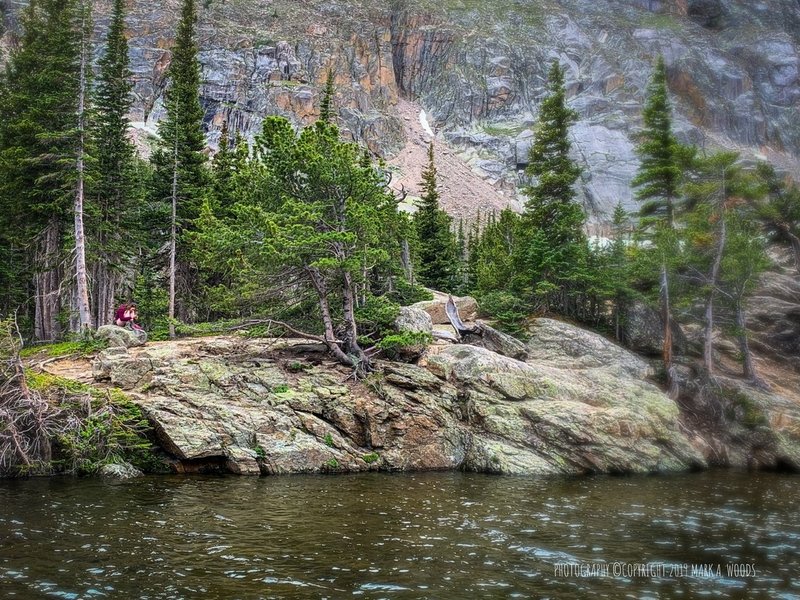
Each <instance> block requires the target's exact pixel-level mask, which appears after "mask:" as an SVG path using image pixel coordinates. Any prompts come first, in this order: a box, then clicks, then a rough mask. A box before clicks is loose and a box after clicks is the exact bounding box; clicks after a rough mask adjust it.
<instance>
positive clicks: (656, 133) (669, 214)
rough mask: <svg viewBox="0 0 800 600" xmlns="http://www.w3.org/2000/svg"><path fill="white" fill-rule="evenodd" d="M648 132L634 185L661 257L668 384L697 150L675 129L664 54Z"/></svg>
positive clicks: (644, 225)
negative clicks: (683, 192)
mask: <svg viewBox="0 0 800 600" xmlns="http://www.w3.org/2000/svg"><path fill="white" fill-rule="evenodd" d="M643 119H644V130H643V131H642V134H641V141H640V143H639V145H638V146H637V148H636V150H637V153H638V154H639V156H640V158H641V164H640V166H639V170H638V172H637V174H636V177H634V179H633V182H632V183H633V185H634V186H635V187H638V190H637V192H636V198H637V200H639V201H640V202H642V206H641V209H640V213H639V214H640V217H641V218H640V222H639V223H640V228H641V229H642V231H643V232H645V233H647V234H648V235H649V236H650V238H651V242H652V243H653V250H654V252H656V253H657V254H658V255H659V258H658V261H657V263H658V265H659V266H658V271H659V275H658V287H659V300H660V308H661V321H662V325H663V331H664V335H663V337H664V342H663V349H662V360H663V361H664V370H665V372H666V374H667V383H668V385H669V386H670V387H672V385H673V382H674V376H673V375H674V374H673V366H672V362H673V360H672V353H673V348H672V327H673V325H672V303H671V298H670V297H671V293H670V288H671V279H672V269H671V268H670V266H671V265H673V264H674V262H675V260H676V257H678V256H679V255H680V245H679V243H678V236H677V232H676V230H675V212H676V203H677V202H678V200H679V195H680V189H681V184H682V169H681V165H683V164H687V163H688V162H690V158H691V155H692V154H693V152H692V151H691V150H689V149H686V148H683V147H681V146H680V145H679V144H678V143H677V141H676V140H675V136H674V135H673V133H672V117H671V114H670V104H669V97H668V95H667V78H666V68H665V66H664V59H663V57H659V58H658V60H657V61H656V65H655V69H654V71H653V75H652V78H651V80H650V84H649V85H648V88H647V98H646V101H645V108H644V112H643Z"/></svg>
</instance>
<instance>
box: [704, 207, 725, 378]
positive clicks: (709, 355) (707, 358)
mask: <svg viewBox="0 0 800 600" xmlns="http://www.w3.org/2000/svg"><path fill="white" fill-rule="evenodd" d="M720 221H721V223H720V232H719V245H718V246H717V253H716V256H715V257H714V264H713V265H712V266H711V274H710V275H709V277H708V284H709V286H710V289H709V291H708V299H707V300H706V329H705V335H704V344H703V365H704V366H705V369H706V373H708V375H709V376H711V375H713V373H714V293H715V292H716V291H717V281H719V269H720V265H721V264H722V254H723V253H724V252H725V242H726V241H727V237H728V230H727V227H726V225H725V215H724V214H723V215H722V216H721V218H720Z"/></svg>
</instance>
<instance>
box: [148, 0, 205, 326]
mask: <svg viewBox="0 0 800 600" xmlns="http://www.w3.org/2000/svg"><path fill="white" fill-rule="evenodd" d="M196 20H197V14H196V9H195V2H194V0H183V3H182V7H181V18H180V21H179V23H178V32H177V35H176V37H175V46H174V47H173V50H172V62H171V63H170V65H169V68H168V71H167V79H168V80H169V84H168V87H167V91H166V93H165V102H164V104H165V106H166V109H167V115H166V118H164V119H163V120H162V121H161V122H160V123H159V124H158V133H159V137H160V139H161V142H160V143H161V147H160V149H159V151H158V152H157V153H156V154H155V155H154V157H153V162H154V164H155V166H156V173H155V186H154V192H153V194H154V199H155V200H156V201H160V202H164V201H167V202H168V203H169V204H170V210H169V214H170V233H169V247H170V252H169V264H170V266H169V287H170V308H169V312H170V314H169V319H170V324H171V325H170V328H171V332H172V333H174V320H175V318H176V316H177V317H178V318H180V319H181V320H184V321H185V320H188V319H189V318H190V315H191V309H192V302H191V298H190V296H191V294H192V291H193V289H194V288H195V285H194V283H195V281H194V280H195V278H196V277H195V274H194V273H193V270H192V265H191V264H190V262H189V255H190V252H189V248H188V247H187V245H186V243H185V241H184V237H185V236H184V233H185V232H187V231H190V230H191V229H192V227H193V222H194V221H195V219H197V218H198V217H199V216H200V210H201V207H202V204H203V197H204V191H205V186H206V183H207V181H208V173H207V170H206V167H205V156H204V154H203V149H204V147H205V137H204V134H203V108H202V106H201V105H200V64H199V62H198V59H197V54H198V47H197V42H196V41H195V22H196Z"/></svg>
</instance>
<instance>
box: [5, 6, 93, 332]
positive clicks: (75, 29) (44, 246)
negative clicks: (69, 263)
mask: <svg viewBox="0 0 800 600" xmlns="http://www.w3.org/2000/svg"><path fill="white" fill-rule="evenodd" d="M22 26H23V34H22V39H21V43H20V46H19V48H18V49H17V50H16V51H14V52H13V53H12V54H11V57H10V60H9V63H8V66H7V72H6V77H5V81H6V83H5V86H4V87H3V90H2V94H0V162H2V163H3V166H4V167H3V170H4V173H3V177H2V178H0V213H1V214H2V216H0V219H2V220H0V230H2V233H1V234H0V235H2V236H3V238H5V239H4V240H3V242H4V243H3V246H4V247H5V248H6V249H4V251H3V252H4V253H5V254H7V255H8V258H9V259H10V260H12V261H14V262H13V263H12V265H13V266H10V267H8V268H7V269H4V272H6V273H7V275H10V276H11V278H12V280H11V281H9V282H8V283H9V284H10V285H9V292H8V293H9V295H8V296H7V298H6V300H5V302H7V303H9V306H7V307H6V310H9V309H13V308H15V307H16V306H15V305H16V304H17V303H18V302H19V301H20V300H23V299H24V298H25V296H28V295H31V296H32V297H33V299H34V302H33V306H34V311H33V315H32V316H33V329H34V334H35V336H36V337H37V338H38V339H44V340H50V339H56V338H58V337H59V336H60V334H61V323H60V320H59V315H60V313H61V309H62V299H63V298H62V293H63V290H64V289H65V288H66V286H64V282H65V271H64V268H63V266H62V265H63V264H64V254H63V251H64V246H65V233H66V225H67V222H68V219H69V215H70V212H71V209H72V207H73V200H74V197H75V196H74V194H75V173H76V169H75V165H76V157H77V148H78V143H77V142H76V138H77V130H78V128H77V126H76V125H77V124H76V119H75V115H76V113H77V111H78V97H79V85H80V76H79V54H80V52H79V41H80V33H81V32H80V24H79V19H78V11H77V10H76V3H75V1H74V0H68V1H65V0H33V1H31V2H30V3H29V4H28V7H27V8H26V9H25V10H24V12H23V16H22ZM31 241H33V242H31ZM6 244H7V245H6ZM23 278H30V279H29V281H32V286H31V287H27V288H22V287H21V286H19V285H18V282H19V281H20V280H21V279H23ZM15 283H16V285H15ZM3 287H4V291H5V286H3Z"/></svg>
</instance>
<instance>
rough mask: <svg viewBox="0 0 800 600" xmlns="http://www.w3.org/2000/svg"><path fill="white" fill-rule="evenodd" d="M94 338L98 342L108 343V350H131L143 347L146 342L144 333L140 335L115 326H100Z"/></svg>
mask: <svg viewBox="0 0 800 600" xmlns="http://www.w3.org/2000/svg"><path fill="white" fill-rule="evenodd" d="M95 337H96V338H97V339H98V340H103V341H105V342H107V343H108V347H109V348H132V347H134V346H143V345H144V344H145V342H146V341H147V335H146V334H145V333H144V331H142V332H141V334H138V333H137V332H135V331H133V330H131V329H126V328H125V327H117V326H116V325H102V326H100V327H99V328H98V329H97V332H96V333H95Z"/></svg>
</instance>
